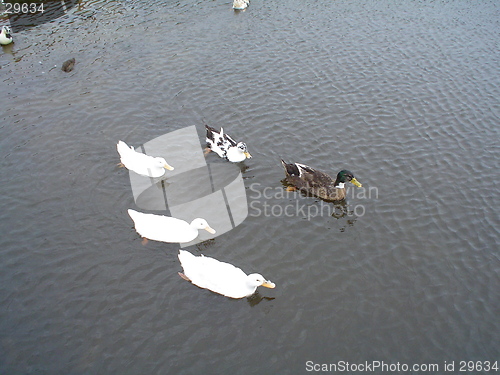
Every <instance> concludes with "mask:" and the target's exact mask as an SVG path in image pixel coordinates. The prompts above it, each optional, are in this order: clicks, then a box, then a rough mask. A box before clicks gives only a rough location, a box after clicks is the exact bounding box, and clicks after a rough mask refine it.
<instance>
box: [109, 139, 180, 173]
mask: <svg viewBox="0 0 500 375" xmlns="http://www.w3.org/2000/svg"><path fill="white" fill-rule="evenodd" d="M116 149H117V150H118V153H119V154H120V161H121V162H122V165H123V166H124V167H126V168H127V169H129V170H131V171H134V172H135V173H137V174H140V175H142V176H148V177H161V176H163V175H164V174H165V169H168V170H169V171H171V170H173V169H174V167H172V166H171V165H169V164H168V163H167V162H166V161H165V159H164V158H161V157H154V156H149V155H145V154H143V153H141V152H138V151H135V150H134V148H133V147H132V146H130V147H129V146H128V145H127V144H126V143H125V142H123V141H119V142H118V144H117V145H116Z"/></svg>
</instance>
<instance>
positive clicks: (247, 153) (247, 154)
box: [245, 151, 252, 159]
mask: <svg viewBox="0 0 500 375" xmlns="http://www.w3.org/2000/svg"><path fill="white" fill-rule="evenodd" d="M245 156H246V157H247V158H248V159H250V158H251V157H252V155H250V153H249V152H248V151H246V152H245Z"/></svg>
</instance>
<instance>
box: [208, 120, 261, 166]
mask: <svg viewBox="0 0 500 375" xmlns="http://www.w3.org/2000/svg"><path fill="white" fill-rule="evenodd" d="M205 128H206V130H207V147H208V148H209V149H210V150H212V151H213V152H215V153H216V154H217V155H219V156H220V157H221V158H224V159H227V160H229V161H230V162H233V163H239V162H241V161H243V160H245V159H246V158H251V157H252V155H250V153H249V152H248V150H247V145H246V144H245V143H244V142H236V141H235V140H234V139H233V138H231V137H230V136H229V135H228V134H225V133H224V129H222V128H221V129H220V132H218V131H217V130H215V129H214V128H212V127H210V126H208V125H205Z"/></svg>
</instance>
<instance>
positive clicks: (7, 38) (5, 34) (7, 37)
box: [0, 26, 13, 46]
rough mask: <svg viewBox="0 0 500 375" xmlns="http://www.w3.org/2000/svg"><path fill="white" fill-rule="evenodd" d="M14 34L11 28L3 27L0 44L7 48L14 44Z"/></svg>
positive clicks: (0, 33) (0, 32)
mask: <svg viewBox="0 0 500 375" xmlns="http://www.w3.org/2000/svg"><path fill="white" fill-rule="evenodd" d="M12 41H13V38H12V32H11V31H10V27H9V26H3V27H2V31H0V44H1V45H2V46H6V45H7V44H10V43H12Z"/></svg>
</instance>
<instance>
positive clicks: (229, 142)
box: [224, 134, 238, 148]
mask: <svg viewBox="0 0 500 375" xmlns="http://www.w3.org/2000/svg"><path fill="white" fill-rule="evenodd" d="M224 141H225V145H227V148H229V147H236V145H237V144H238V143H237V142H236V141H235V140H234V139H233V138H231V136H229V134H224Z"/></svg>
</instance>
